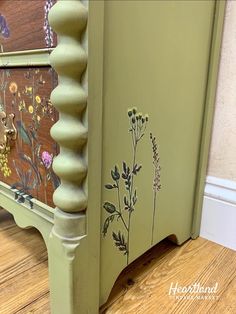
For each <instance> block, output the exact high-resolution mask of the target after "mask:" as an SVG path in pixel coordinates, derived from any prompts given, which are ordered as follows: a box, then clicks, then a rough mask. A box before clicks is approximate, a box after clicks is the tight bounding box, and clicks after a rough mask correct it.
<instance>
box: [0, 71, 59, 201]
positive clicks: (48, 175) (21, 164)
mask: <svg viewBox="0 0 236 314" xmlns="http://www.w3.org/2000/svg"><path fill="white" fill-rule="evenodd" d="M55 85H56V78H55V77H54V72H53V70H52V69H51V68H45V69H42V70H41V69H34V68H30V69H18V70H9V69H3V70H1V71H0V96H1V98H0V110H4V111H5V112H6V113H7V114H9V113H14V114H15V120H14V123H15V126H16V128H17V132H18V137H17V142H16V143H15V144H14V145H13V147H11V148H9V150H8V152H7V153H6V154H1V156H0V165H1V168H0V179H1V180H2V181H4V182H5V183H7V184H9V185H10V186H11V188H12V190H13V191H14V193H15V199H16V200H17V201H18V202H19V203H28V204H29V205H30V207H32V206H33V202H32V199H33V198H36V199H38V200H41V201H42V202H44V203H46V204H48V205H52V193H53V191H54V190H55V189H56V188H57V187H58V185H59V179H58V177H57V176H56V175H55V173H54V172H53V170H52V161H53V158H54V156H55V155H57V154H58V147H57V144H56V143H55V142H53V140H52V139H51V138H50V136H49V131H50V127H51V126H52V124H54V123H55V122H56V120H57V119H58V113H57V112H56V110H55V109H54V107H53V106H52V104H51V101H50V99H49V95H50V92H51V90H52V89H53V88H54V86H55ZM1 176H2V178H1Z"/></svg>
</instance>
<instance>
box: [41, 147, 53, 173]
mask: <svg viewBox="0 0 236 314" xmlns="http://www.w3.org/2000/svg"><path fill="white" fill-rule="evenodd" d="M41 159H42V162H43V165H44V167H45V168H47V169H49V168H50V167H51V164H52V159H53V155H52V154H49V152H46V151H44V152H42V157H41Z"/></svg>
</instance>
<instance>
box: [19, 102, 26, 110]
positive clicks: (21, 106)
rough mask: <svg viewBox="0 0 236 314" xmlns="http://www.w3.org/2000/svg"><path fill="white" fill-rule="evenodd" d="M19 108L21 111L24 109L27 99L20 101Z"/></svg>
mask: <svg viewBox="0 0 236 314" xmlns="http://www.w3.org/2000/svg"><path fill="white" fill-rule="evenodd" d="M18 108H19V110H20V111H22V110H23V109H24V108H25V101H24V100H23V101H22V100H21V101H20V103H19V106H18Z"/></svg>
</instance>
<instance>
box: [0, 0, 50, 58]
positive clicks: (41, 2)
mask: <svg viewBox="0 0 236 314" xmlns="http://www.w3.org/2000/svg"><path fill="white" fill-rule="evenodd" d="M54 2H55V1H54ZM45 4H46V0H33V1H32V0H11V1H9V0H1V1H0V13H1V14H2V15H3V16H4V18H5V19H6V22H7V26H8V28H9V30H10V36H9V37H8V38H5V37H4V36H2V35H1V34H0V44H1V45H2V48H3V52H14V51H23V50H31V49H38V48H46V47H47V44H46V41H45V36H46V34H45V30H44V28H43V27H44V21H45V12H44V6H45ZM55 44H56V36H55V34H53V45H50V46H49V47H52V46H55Z"/></svg>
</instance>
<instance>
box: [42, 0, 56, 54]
mask: <svg viewBox="0 0 236 314" xmlns="http://www.w3.org/2000/svg"><path fill="white" fill-rule="evenodd" d="M53 4H54V1H53V0H46V2H45V5H44V26H43V29H44V32H45V43H46V46H47V47H49V48H50V47H53V30H52V28H51V26H50V25H49V22H48V13H49V11H50V9H51V7H52V6H53Z"/></svg>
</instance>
